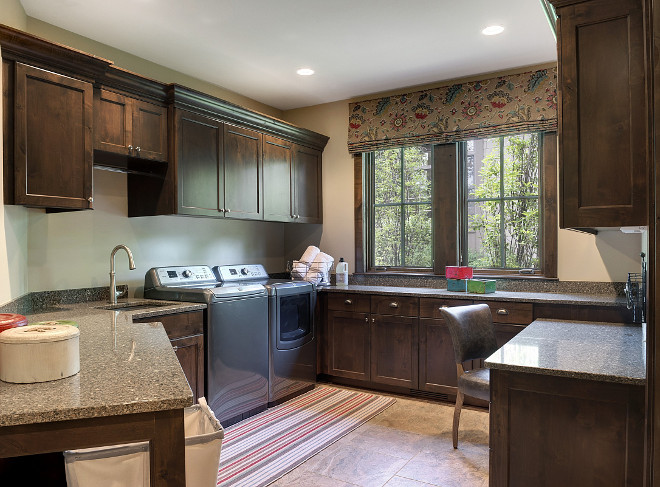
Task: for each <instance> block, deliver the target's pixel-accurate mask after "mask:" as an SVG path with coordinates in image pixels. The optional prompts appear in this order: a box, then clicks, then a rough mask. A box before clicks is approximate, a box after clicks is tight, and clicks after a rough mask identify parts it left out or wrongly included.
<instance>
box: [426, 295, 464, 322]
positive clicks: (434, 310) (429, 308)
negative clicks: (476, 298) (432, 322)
mask: <svg viewBox="0 0 660 487" xmlns="http://www.w3.org/2000/svg"><path fill="white" fill-rule="evenodd" d="M468 304H472V301H471V300H468V299H442V298H420V300H419V316H420V318H435V319H441V318H442V313H441V312H440V308H447V307H452V306H466V305H468Z"/></svg>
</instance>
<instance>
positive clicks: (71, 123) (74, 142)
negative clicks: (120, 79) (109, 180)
mask: <svg viewBox="0 0 660 487" xmlns="http://www.w3.org/2000/svg"><path fill="white" fill-rule="evenodd" d="M14 69H15V71H14V79H13V80H8V83H9V86H11V85H13V86H14V93H13V97H14V107H13V117H14V127H13V147H12V148H10V149H9V150H11V151H13V156H14V157H13V163H14V167H13V176H14V189H13V196H14V197H13V201H12V203H15V204H19V205H26V206H37V207H49V208H66V209H86V208H91V207H92V201H93V200H92V159H93V149H92V147H93V146H92V127H93V123H92V122H93V120H92V105H93V101H92V96H93V90H92V85H91V83H88V82H85V81H81V80H78V79H75V78H71V77H69V76H64V75H60V74H57V73H54V72H51V71H46V70H43V69H38V68H35V67H32V66H28V65H25V64H22V63H18V62H17V63H14ZM3 72H4V73H5V75H6V76H8V75H9V70H8V69H7V70H3ZM7 95H9V93H5V96H7ZM5 108H8V107H7V105H5ZM6 120H7V118H5V122H6ZM9 130H10V129H9V128H8V127H5V131H4V133H5V135H8V133H9ZM6 150H7V149H6ZM5 162H6V163H7V162H8V160H7V158H5ZM6 169H9V170H10V171H11V169H10V168H8V167H7V165H6Z"/></svg>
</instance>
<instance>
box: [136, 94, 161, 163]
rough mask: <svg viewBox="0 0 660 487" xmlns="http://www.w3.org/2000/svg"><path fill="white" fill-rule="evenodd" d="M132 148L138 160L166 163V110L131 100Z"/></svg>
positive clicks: (151, 104)
mask: <svg viewBox="0 0 660 487" xmlns="http://www.w3.org/2000/svg"><path fill="white" fill-rule="evenodd" d="M133 147H134V153H136V155H137V156H138V157H139V158H140V159H148V160H154V161H167V108H166V107H163V106H158V105H154V104H153V103H147V102H145V101H141V100H133Z"/></svg>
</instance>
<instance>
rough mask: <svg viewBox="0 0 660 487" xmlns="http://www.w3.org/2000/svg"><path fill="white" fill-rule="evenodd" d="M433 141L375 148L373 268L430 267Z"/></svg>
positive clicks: (373, 168)
mask: <svg viewBox="0 0 660 487" xmlns="http://www.w3.org/2000/svg"><path fill="white" fill-rule="evenodd" d="M430 154H431V147H430V146H413V147H403V148H397V149H387V150H382V151H376V152H375V153H374V162H373V165H372V170H373V174H372V180H373V181H374V192H373V195H374V197H373V203H372V205H371V214H372V218H371V228H370V230H371V232H372V235H373V243H374V244H373V247H372V252H373V253H372V256H371V261H372V262H373V265H374V267H431V266H432V261H433V249H432V232H431V222H432V218H431V214H432V208H431V189H432V185H431V182H432V173H431V161H430Z"/></svg>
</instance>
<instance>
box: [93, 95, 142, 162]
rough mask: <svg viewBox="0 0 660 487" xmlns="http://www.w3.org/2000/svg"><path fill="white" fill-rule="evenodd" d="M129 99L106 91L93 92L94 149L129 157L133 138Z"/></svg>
mask: <svg viewBox="0 0 660 487" xmlns="http://www.w3.org/2000/svg"><path fill="white" fill-rule="evenodd" d="M132 126H133V116H132V112H131V100H130V98H128V97H126V96H123V95H120V94H118V93H114V92H112V91H107V90H95V92H94V149H97V150H101V151H105V152H112V153H113V154H121V155H124V156H127V155H130V154H129V149H128V147H129V146H130V145H131V143H132V142H131V141H132V138H133V129H132Z"/></svg>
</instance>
